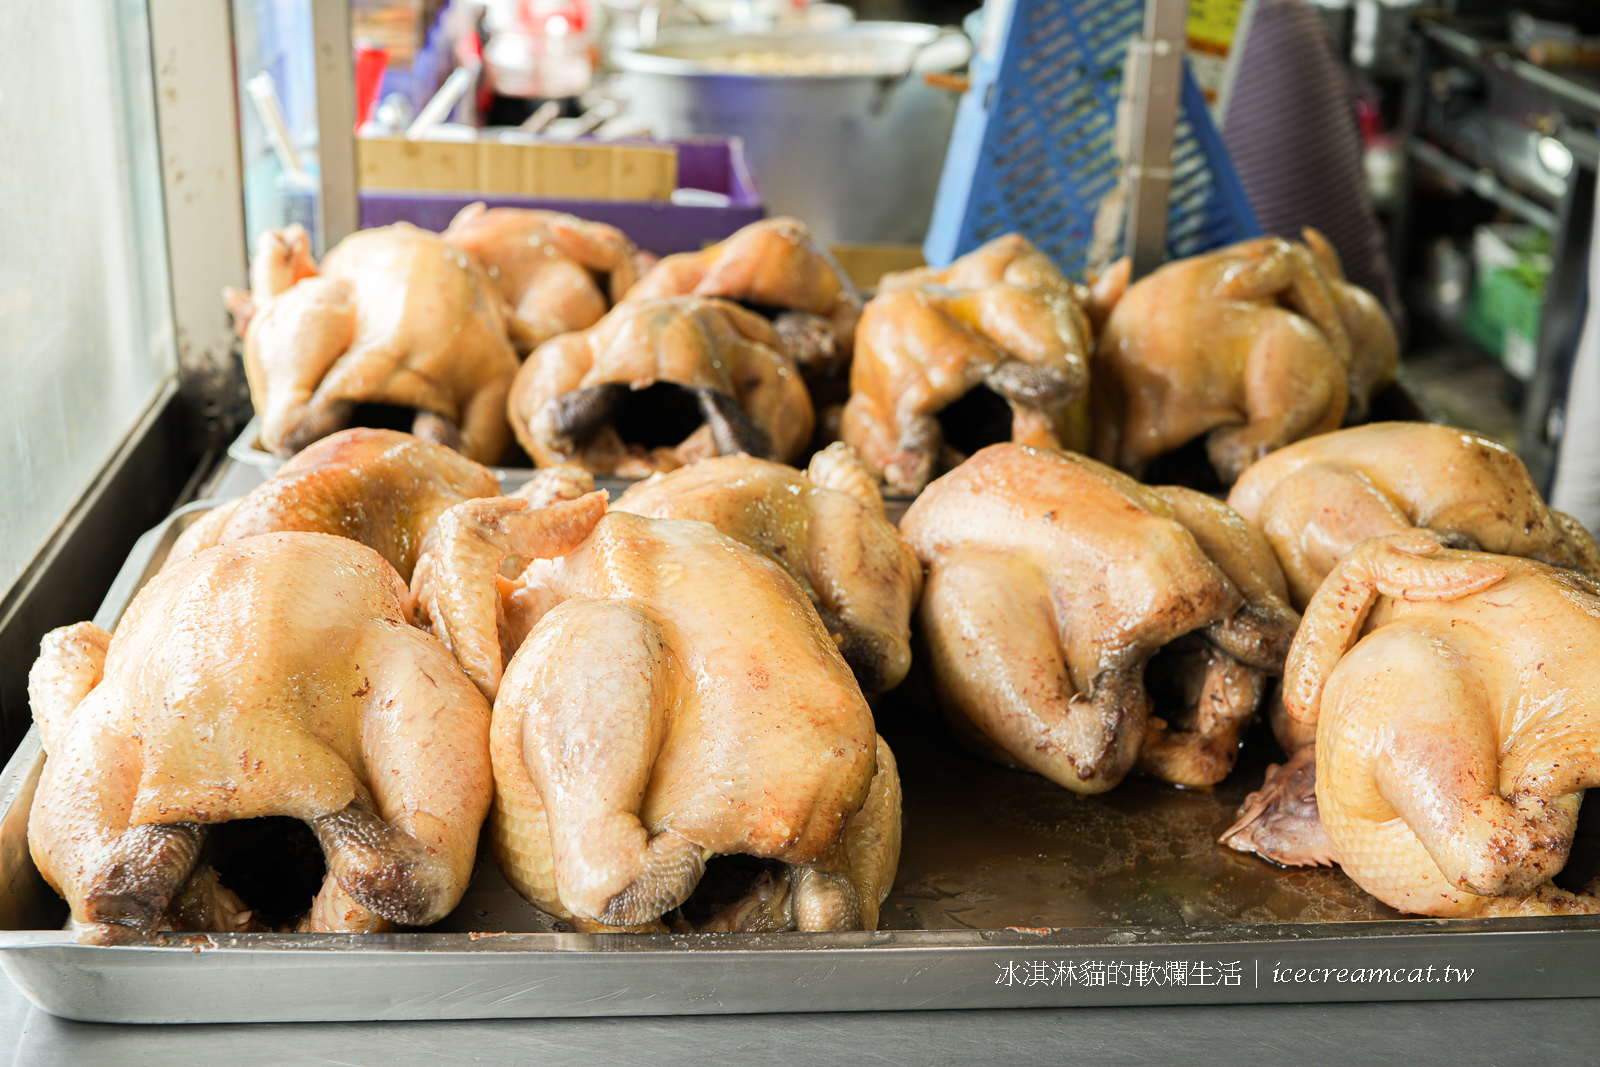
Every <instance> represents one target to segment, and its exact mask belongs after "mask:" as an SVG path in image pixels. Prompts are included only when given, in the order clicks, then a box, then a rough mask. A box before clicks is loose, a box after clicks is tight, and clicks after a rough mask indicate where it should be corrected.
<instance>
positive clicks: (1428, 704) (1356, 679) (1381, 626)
mask: <svg viewBox="0 0 1600 1067" xmlns="http://www.w3.org/2000/svg"><path fill="white" fill-rule="evenodd" d="M1597 642H1600V583H1596V582H1595V581H1594V580H1593V579H1592V578H1588V577H1586V576H1583V575H1580V574H1578V573H1576V572H1574V571H1571V570H1563V569H1558V568H1553V567H1549V566H1546V565H1545V564H1542V563H1535V562H1530V561H1527V560H1522V559H1517V558H1515V557H1511V556H1495V555H1489V554H1486V553H1477V552H1458V551H1452V550H1447V549H1443V548H1442V547H1441V545H1440V543H1439V541H1438V540H1437V539H1436V538H1435V537H1433V536H1432V535H1431V534H1428V533H1425V532H1423V531H1413V532H1410V533H1404V534H1394V535H1390V536H1388V537H1382V538H1375V539H1373V540H1369V541H1366V542H1363V543H1362V544H1361V545H1360V546H1358V547H1357V548H1356V549H1355V550H1354V551H1352V552H1350V553H1349V554H1348V555H1346V556H1345V558H1344V559H1343V561H1341V562H1340V563H1339V565H1338V566H1337V567H1335V568H1334V570H1333V572H1332V573H1331V574H1330V575H1329V576H1328V579H1327V581H1325V582H1324V583H1323V585H1322V587H1321V588H1320V589H1319V590H1318V592H1317V595H1316V596H1315V597H1314V598H1313V599H1312V601H1311V605H1310V607H1309V608H1307V610H1306V616H1305V623H1304V625H1303V627H1302V629H1301V632H1300V634H1299V636H1298V637H1297V638H1296V639H1295V643H1294V648H1293V650H1292V651H1291V653H1290V656H1289V663H1288V666H1287V668H1286V671H1285V674H1284V699H1285V703H1286V705H1287V706H1288V709H1289V713H1290V714H1291V715H1293V716H1294V717H1295V718H1296V719H1298V720H1300V721H1302V722H1305V723H1310V724H1315V726H1316V733H1317V743H1316V801H1317V806H1318V808H1319V809H1320V812H1321V824H1322V828H1323V830H1324V831H1325V833H1326V835H1327V839H1328V841H1329V842H1330V845H1331V851H1332V857H1331V858H1332V859H1335V860H1337V862H1338V863H1339V864H1340V865H1342V866H1343V868H1344V870H1345V873H1346V874H1348V875H1349V876H1350V877H1351V878H1352V879H1354V880H1355V882H1356V883H1357V884H1358V885H1360V886H1361V887H1362V888H1363V889H1365V890H1366V891H1367V892H1369V893H1371V894H1372V895H1373V896H1375V897H1377V898H1378V899H1379V900H1382V901H1383V902H1384V903H1386V904H1389V905H1390V906H1392V907H1395V908H1398V909H1399V910H1401V911H1407V912H1414V913H1417V914H1421V915H1436V916H1469V915H1529V914H1548V913H1552V912H1555V913H1563V912H1573V911H1581V912H1597V911H1600V899H1596V898H1595V897H1594V896H1592V895H1590V894H1587V893H1584V894H1573V893H1570V892H1567V891H1565V890H1563V889H1559V888H1557V887H1556V886H1554V885H1552V884H1551V881H1550V879H1551V877H1552V876H1553V875H1555V874H1557V873H1558V872H1559V871H1560V870H1561V869H1562V867H1563V866H1564V865H1565V863H1566V859H1567V852H1568V850H1569V849H1570V847H1571V845H1572V838H1573V832H1574V828H1575V825H1576V823H1577V816H1578V806H1579V803H1580V802H1581V800H1582V798H1583V791H1584V790H1585V789H1588V788H1590V787H1593V786H1595V785H1600V667H1597V666H1596V664H1595V662H1594V657H1593V655H1592V652H1591V650H1592V649H1593V648H1594V647H1595V645H1596V643H1597ZM1273 858H1276V857H1273Z"/></svg>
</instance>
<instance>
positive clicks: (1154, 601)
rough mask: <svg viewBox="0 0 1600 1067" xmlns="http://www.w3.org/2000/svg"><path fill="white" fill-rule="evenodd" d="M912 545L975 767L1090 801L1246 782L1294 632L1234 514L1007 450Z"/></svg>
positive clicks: (940, 678)
mask: <svg viewBox="0 0 1600 1067" xmlns="http://www.w3.org/2000/svg"><path fill="white" fill-rule="evenodd" d="M900 527H901V532H902V534H903V535H904V536H905V538H906V540H907V541H908V542H910V544H911V547H912V548H913V549H914V550H915V551H916V553H917V556H918V558H919V559H921V560H922V561H923V564H924V565H925V567H926V568H927V579H926V588H925V589H924V592H923V596H922V604H921V607H920V609H919V610H920V615H921V622H922V631H923V634H924V636H925V639H926V642H927V648H928V654H929V661H930V663H931V665H932V669H933V676H934V680H935V683H936V688H937V691H938V693H939V696H940V701H941V704H942V705H943V707H944V709H945V712H946V716H947V718H948V719H949V721H950V723H951V725H952V727H953V728H954V730H955V731H956V733H957V735H958V736H960V737H962V738H963V739H964V740H965V741H966V742H967V743H968V744H970V745H972V747H973V748H974V749H975V750H976V751H978V752H979V753H980V754H983V755H987V756H989V757H990V758H992V759H995V760H997V761H999V762H1003V763H1009V764H1013V765H1017V766H1021V767H1026V768H1028V769H1030V770H1033V771H1037V772H1038V773H1040V774H1042V775H1044V776H1045V777H1047V778H1049V779H1050V780H1051V781H1053V782H1056V783H1058V784H1060V785H1062V786H1065V787H1066V788H1068V789H1071V790H1073V791H1074V792H1078V793H1101V792H1104V791H1106V790H1108V789H1111V788H1112V787H1114V786H1115V785H1117V783H1118V782H1120V781H1121V780H1122V779H1123V777H1124V776H1126V775H1127V774H1128V773H1129V772H1130V771H1133V770H1134V769H1136V768H1137V769H1139V770H1142V771H1144V772H1145V773H1148V774H1152V775H1155V776H1157V777H1159V778H1161V779H1163V780H1164V781H1168V782H1173V783H1176V784H1180V785H1193V786H1202V785H1211V784H1214V783H1216V782H1218V781H1221V780H1222V779H1223V778H1224V777H1225V776H1226V775H1227V774H1228V772H1229V771H1230V770H1232V768H1233V764H1234V760H1235V759H1236V757H1237V755H1238V749H1239V743H1240V737H1241V734H1242V732H1243V730H1244V727H1245V726H1246V725H1247V724H1248V723H1249V721H1250V719H1251V718H1252V717H1253V716H1254V714H1255V711H1256V707H1257V705H1258V703H1259V702H1260V699H1261V696H1262V692H1263V690H1264V689H1265V687H1266V684H1267V678H1268V676H1269V675H1275V674H1277V673H1279V672H1280V671H1281V669H1282V665H1283V661H1284V657H1285V655H1286V654H1287V652H1288V649H1289V642H1290V640H1291V639H1292V637H1293V636H1294V631H1295V626H1296V624H1297V623H1298V621H1299V618H1298V616H1297V615H1296V614H1295V613H1294V611H1293V610H1292V609H1290V607H1289V605H1288V603H1287V597H1286V595H1285V590H1284V588H1283V578H1282V575H1281V574H1279V573H1278V569H1277V565H1276V563H1274V561H1273V559H1272V551H1271V549H1270V548H1268V547H1267V545H1266V542H1265V540H1264V539H1263V538H1262V537H1261V535H1260V534H1259V533H1257V532H1256V531H1254V530H1252V529H1251V528H1250V527H1249V526H1248V525H1247V524H1246V523H1245V522H1244V521H1243V520H1242V519H1240V518H1239V516H1238V515H1236V514H1234V513H1233V512H1232V511H1231V510H1230V509H1229V508H1228V507H1227V506H1226V505H1224V504H1222V503H1220V502H1219V501H1216V500H1213V499H1212V498H1210V497H1207V496H1205V495H1203V494H1201V493H1197V492H1195V491H1193V490H1189V489H1183V488H1178V487H1162V488H1151V487H1148V486H1143V485H1140V484H1139V483H1137V482H1135V481H1134V480H1133V479H1131V478H1129V477H1127V476H1126V475H1124V474H1121V473H1119V472H1117V471H1114V470H1112V469H1110V468H1108V467H1105V466H1103V465H1102V464H1099V463H1096V462H1094V461H1093V460H1091V459H1088V458H1086V457H1082V456H1076V455H1073V454H1071V453H1059V452H1047V451H1043V450H1039V449H1033V448H1028V447H1025V446H1022V445H1015V444H999V445H991V446H989V447H988V448H985V449H983V450H982V451H980V452H978V453H977V454H976V455H974V456H973V457H972V458H971V459H969V460H967V462H965V463H963V464H962V465H961V466H959V467H957V468H956V469H955V470H954V471H952V472H950V473H949V474H947V475H945V476H944V477H942V478H940V479H939V480H938V481H936V482H934V483H933V484H932V485H930V486H929V487H928V489H927V491H925V492H924V493H923V494H922V495H921V496H920V497H919V498H918V499H917V500H916V501H915V502H914V503H913V504H912V505H911V508H910V509H909V510H908V511H907V512H906V516H905V518H904V519H903V520H902V521H901V524H900Z"/></svg>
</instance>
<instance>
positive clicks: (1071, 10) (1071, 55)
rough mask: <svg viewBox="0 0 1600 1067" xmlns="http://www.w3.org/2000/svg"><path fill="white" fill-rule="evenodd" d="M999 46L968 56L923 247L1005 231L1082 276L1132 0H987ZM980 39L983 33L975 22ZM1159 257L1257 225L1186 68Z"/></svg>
mask: <svg viewBox="0 0 1600 1067" xmlns="http://www.w3.org/2000/svg"><path fill="white" fill-rule="evenodd" d="M984 17H985V18H986V19H998V20H1000V21H1001V22H1003V23H1004V25H996V26H994V27H993V28H992V32H993V33H994V37H993V40H994V41H996V42H997V43H998V47H997V48H995V49H994V54H993V55H992V56H991V55H986V54H984V51H983V50H982V49H980V50H979V53H978V54H977V55H975V56H974V57H973V61H972V85H971V88H970V89H969V90H968V91H967V93H966V95H965V96H964V97H963V98H962V101H961V107H960V109H959V111H958V112H957V115H956V125H955V130H954V132H953V133H952V135H951V139H950V149H949V152H948V154H947V155H946V157H945V166H944V173H943V174H942V175H941V177H940V181H939V194H938V199H937V200H936V202H935V205H934V212H933V221H932V223H931V224H930V227H929V232H928V239H927V241H926V243H925V244H924V246H923V254H924V255H925V256H926V258H927V260H928V262H929V263H932V264H934V265H936V266H943V265H945V264H948V263H949V262H950V261H951V260H952V259H954V258H955V257H956V256H959V255H961V254H963V253H965V252H969V251H971V250H972V249H973V248H976V247H977V246H978V245H980V244H982V243H983V242H985V241H987V240H990V239H991V238H994V237H998V236H999V235H1000V234H1003V233H1008V232H1010V231H1012V230H1017V231H1020V232H1022V233H1023V234H1024V235H1026V236H1027V237H1028V239H1029V240H1031V241H1033V243H1034V244H1036V245H1038V246H1039V247H1040V248H1041V249H1043V250H1044V251H1045V252H1046V253H1047V254H1048V255H1049V256H1050V257H1051V258H1052V259H1053V260H1055V262H1056V265H1057V266H1059V267H1060V268H1061V269H1062V270H1063V271H1064V272H1066V273H1067V274H1068V275H1069V276H1077V275H1081V274H1082V273H1083V271H1084V266H1085V259H1086V257H1087V254H1088V250H1089V242H1090V239H1091V236H1092V231H1093V225H1094V216H1095V210H1096V209H1097V208H1098V206H1099V204H1100V201H1101V200H1102V199H1103V198H1104V197H1105V195H1106V194H1107V193H1109V192H1110V191H1111V190H1112V189H1113V188H1114V187H1115V186H1116V184H1117V180H1118V175H1119V164H1118V162H1117V158H1116V153H1115V148H1114V137H1115V125H1116V113H1117V101H1118V99H1119V97H1120V96H1121V91H1122V68H1123V64H1124V62H1125V60H1126V58H1127V50H1128V41H1129V39H1130V38H1132V37H1134V36H1136V35H1137V34H1138V33H1139V32H1140V30H1141V29H1142V27H1143V24H1144V4H1143V2H1142V0H1013V2H1012V3H1010V4H1006V3H1003V2H996V0H990V2H989V4H988V6H987V7H986V9H985V11H984ZM986 36H987V32H986ZM1172 163H1173V182H1172V193H1171V201H1170V218H1169V220H1168V230H1167V246H1168V255H1169V256H1170V257H1173V258H1176V257H1180V256H1187V255H1193V254H1194V253H1196V252H1202V251H1205V250H1207V249H1210V248H1215V247H1218V246H1219V245H1224V244H1229V243H1231V242H1233V241H1239V240H1243V239H1245V238H1247V237H1253V236H1256V235H1257V234H1259V233H1260V228H1259V227H1258V226H1257V224H1256V220H1255V215H1254V213H1253V212H1252V211H1251V210H1250V204H1249V201H1248V200H1247V199H1246V197H1245V194H1244V188H1243V186H1241V185H1240V184H1239V179H1238V175H1237V174H1235V173H1234V170H1233V165H1232V163H1231V162H1230V161H1229V159H1228V156H1227V151H1226V149H1225V148H1224V147H1223V145H1222V139H1221V138H1220V137H1219V136H1218V135H1217V131H1216V128H1215V127H1214V126H1213V125H1212V123H1211V117H1210V115H1209V113H1208V112H1207V111H1206V106H1205V101H1204V98H1203V97H1202V96H1201V94H1200V90H1199V87H1198V86H1197V85H1196V84H1195V82H1194V79H1193V77H1192V76H1191V75H1190V74H1189V72H1188V70H1187V68H1185V71H1184V86H1183V107H1182V111H1181V115H1180V119H1179V123H1178V128H1177V131H1176V140H1175V143H1174V147H1173V159H1172Z"/></svg>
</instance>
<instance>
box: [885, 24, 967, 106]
mask: <svg viewBox="0 0 1600 1067" xmlns="http://www.w3.org/2000/svg"><path fill="white" fill-rule="evenodd" d="M966 36H967V35H966V33H965V32H963V31H962V29H961V28H960V27H959V26H941V27H940V28H939V32H938V33H937V34H936V35H935V36H933V37H930V38H929V39H928V40H926V41H923V42H922V43H921V44H919V45H917V46H916V47H915V48H913V49H912V50H911V58H910V59H908V60H906V69H905V70H902V71H900V72H899V73H898V74H885V75H884V76H883V77H881V78H879V79H878V95H877V96H875V97H874V98H873V100H872V106H871V107H869V108H867V114H869V115H871V116H872V117H873V118H877V117H878V116H879V115H881V114H883V110H884V108H886V107H887V106H888V105H889V97H890V96H892V95H894V91H895V90H896V89H898V88H900V86H902V85H904V84H905V82H906V80H907V79H908V78H910V77H911V74H912V72H913V71H915V70H916V69H917V60H919V59H921V58H922V53H924V52H926V51H927V50H928V49H930V48H932V47H933V46H934V45H936V44H938V43H939V42H940V41H943V40H946V39H948V38H951V37H966Z"/></svg>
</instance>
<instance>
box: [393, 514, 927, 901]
mask: <svg viewBox="0 0 1600 1067" xmlns="http://www.w3.org/2000/svg"><path fill="white" fill-rule="evenodd" d="M507 556H524V557H530V558H532V560H533V562H532V563H531V564H530V565H529V566H528V568H527V570H526V571H524V573H523V574H522V576H521V577H520V578H519V579H517V580H516V581H514V582H501V584H499V585H497V580H498V579H497V574H498V569H499V567H500V564H501V561H502V560H503V559H504V558H506V557H507ZM412 584H413V588H414V589H416V590H417V593H418V596H419V597H420V602H421V604H422V605H423V606H424V608H425V611H426V614H427V616H428V618H429V619H431V621H432V625H433V628H434V632H435V633H438V634H440V635H441V636H443V637H444V638H445V639H446V641H447V642H448V643H449V645H450V647H451V648H452V650H453V651H454V652H455V653H456V656H457V658H458V659H459V660H460V662H461V664H462V666H463V667H464V668H465V669H466V670H467V673H468V674H470V675H471V676H472V678H473V680H474V681H475V682H477V684H478V686H479V687H480V688H481V689H482V690H483V691H484V692H485V693H486V694H489V695H490V696H491V697H493V698H494V722H493V727H492V739H491V742H490V747H491V752H492V756H493V760H494V773H495V788H496V803H495V808H494V816H493V818H492V819H491V821H490V840H491V843H492V844H493V846H494V849H495V855H496V857H497V858H498V860H499V862H500V865H501V869H502V870H503V871H504V872H505V874H506V877H507V879H508V880H509V881H510V882H511V884H512V885H513V886H515V887H516V889H517V890H518V892H520V893H522V894H523V896H525V897H527V898H528V899H529V900H531V901H532V902H533V903H535V904H537V905H538V906H539V907H541V908H543V909H544V910H546V911H548V912H550V913H551V914H554V915H557V916H560V917H562V918H565V919H568V920H570V921H574V922H576V923H577V924H578V925H580V926H581V927H583V928H586V929H596V928H614V927H621V928H629V929H661V928H663V926H664V925H671V926H672V927H673V928H675V929H699V930H730V929H740V930H783V929H800V930H847V929H862V928H866V929H871V928H873V927H874V926H875V925H876V923H877V914H878V908H879V905H880V904H881V902H882V900H883V898H884V896H885V895H886V894H887V893H888V891H889V886H890V883H891V882H892V880H893V875H894V870H895V864H896V862H897V857H898V854H899V834H900V794H899V780H898V778H897V777H896V774H895V768H894V761H893V758H892V757H891V755H890V754H889V749H888V747H887V746H886V745H884V743H883V742H882V740H881V739H879V738H878V737H877V735H876V733H875V730H874V727H873V721H872V714H871V712H870V711H869V710H868V708H867V704H866V700H865V698H863V697H862V695H861V690H860V688H859V687H858V686H857V685H856V682H855V679H854V678H853V677H852V676H851V674H850V668H849V666H848V665H847V664H846V663H845V661H844V659H843V657H842V656H841V655H840V654H839V650H838V649H837V648H836V647H835V645H834V643H833V639H832V638H831V636H830V635H829V634H828V631H827V629H826V628H825V627H824V626H823V624H822V621H821V619H819V618H818V617H817V613H816V611H815V610H814V609H813V608H812V606H811V603H810V601H809V600H808V599H807V598H806V594H805V593H804V591H802V590H801V588H800V587H799V586H798V585H796V584H795V581H794V579H792V578H791V577H789V575H788V574H787V573H786V572H785V571H784V570H783V568H782V567H780V566H778V565H777V564H776V563H774V562H772V561H771V560H770V559H768V558H767V557H766V556H764V555H762V554H760V553H758V552H755V551H753V550H751V549H749V548H747V547H745V546H744V545H742V544H740V543H739V542H737V541H735V540H734V539H732V538H731V537H728V536H726V535H724V534H721V533H718V532H717V531H716V530H715V529H713V528H712V527H711V526H710V525H709V524H707V523H704V522H686V521H680V520H674V519H649V518H644V517H641V516H638V515H629V514H625V513H622V512H611V513H609V514H607V513H606V508H605V500H604V497H603V495H602V494H598V493H596V494H590V495H588V496H585V497H581V498H579V499H578V500H575V501H565V502H560V503H556V504H553V505H551V506H549V507H546V508H531V507H528V506H527V503H526V501H523V500H518V499H509V498H499V499H495V498H490V499H486V500H469V501H466V502H464V503H462V504H458V505H457V506H456V507H454V508H452V509H451V510H450V511H448V512H446V513H445V515H444V517H443V518H442V519H441V520H440V522H439V524H438V526H436V527H435V530H434V534H433V535H432V537H431V538H430V541H429V548H428V550H427V551H426V552H425V553H424V557H423V562H422V563H420V564H419V565H418V568H417V575H416V578H415V579H414V580H413V583H412ZM507 658H509V660H510V662H509V663H506V660H507ZM502 664H504V669H503V671H502ZM716 857H721V858H716ZM708 861H709V865H708ZM702 876H704V878H703V877H702ZM702 882H704V883H706V884H705V885H702ZM697 888H698V889H702V890H704V891H703V892H697Z"/></svg>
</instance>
